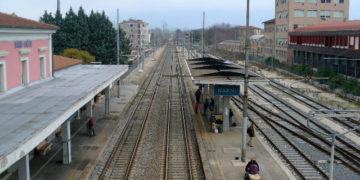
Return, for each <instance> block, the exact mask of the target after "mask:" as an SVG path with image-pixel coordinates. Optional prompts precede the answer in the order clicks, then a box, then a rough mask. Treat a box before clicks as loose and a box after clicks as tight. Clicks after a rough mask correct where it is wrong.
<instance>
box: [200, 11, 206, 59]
mask: <svg viewBox="0 0 360 180" xmlns="http://www.w3.org/2000/svg"><path fill="white" fill-rule="evenodd" d="M201 39H202V41H201V43H202V57H203V58H204V57H205V12H203V29H202V38H201Z"/></svg>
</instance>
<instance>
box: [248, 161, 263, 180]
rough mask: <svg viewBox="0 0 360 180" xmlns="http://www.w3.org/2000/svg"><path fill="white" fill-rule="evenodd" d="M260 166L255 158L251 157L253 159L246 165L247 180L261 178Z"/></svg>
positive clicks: (258, 179)
mask: <svg viewBox="0 0 360 180" xmlns="http://www.w3.org/2000/svg"><path fill="white" fill-rule="evenodd" d="M259 171H260V167H259V164H258V163H257V162H256V161H255V158H251V160H250V161H249V162H248V163H247V165H246V167H245V176H244V179H245V180H260V179H261V177H260V175H259Z"/></svg>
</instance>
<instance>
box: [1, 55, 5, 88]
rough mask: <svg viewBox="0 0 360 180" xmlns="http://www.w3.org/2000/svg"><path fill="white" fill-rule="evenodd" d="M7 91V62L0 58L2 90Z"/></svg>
mask: <svg viewBox="0 0 360 180" xmlns="http://www.w3.org/2000/svg"><path fill="white" fill-rule="evenodd" d="M5 91H6V64H5V61H2V60H0V92H5Z"/></svg>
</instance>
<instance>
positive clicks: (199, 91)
mask: <svg viewBox="0 0 360 180" xmlns="http://www.w3.org/2000/svg"><path fill="white" fill-rule="evenodd" d="M200 98H201V88H199V89H198V90H196V92H195V99H196V104H195V113H197V112H198V110H199V106H200Z"/></svg>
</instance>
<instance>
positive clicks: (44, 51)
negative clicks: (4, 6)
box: [0, 12, 57, 95]
mask: <svg viewBox="0 0 360 180" xmlns="http://www.w3.org/2000/svg"><path fill="white" fill-rule="evenodd" d="M56 29H57V27H56V26H54V25H49V24H44V23H40V22H37V21H33V20H28V19H25V18H21V17H17V16H16V15H10V14H5V13H1V12H0V95H1V94H4V93H7V92H9V91H12V90H16V89H20V88H21V87H23V86H27V85H29V84H33V83H34V82H36V81H39V80H45V79H48V78H51V77H52V66H53V63H52V62H53V61H52V34H53V33H55V32H56Z"/></svg>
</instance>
